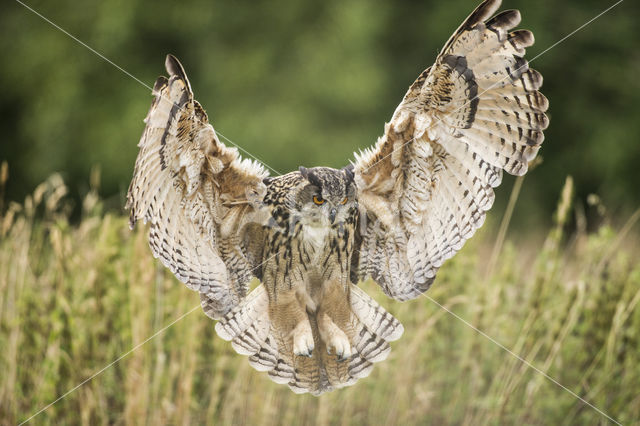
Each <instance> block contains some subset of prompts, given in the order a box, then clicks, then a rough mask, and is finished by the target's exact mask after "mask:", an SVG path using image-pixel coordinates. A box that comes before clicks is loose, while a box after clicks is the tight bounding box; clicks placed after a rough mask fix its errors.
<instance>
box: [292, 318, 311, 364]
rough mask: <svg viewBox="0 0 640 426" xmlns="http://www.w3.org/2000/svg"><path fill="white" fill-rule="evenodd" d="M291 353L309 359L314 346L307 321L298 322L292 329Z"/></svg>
mask: <svg viewBox="0 0 640 426" xmlns="http://www.w3.org/2000/svg"><path fill="white" fill-rule="evenodd" d="M292 334H293V353H294V354H296V355H298V356H307V357H311V355H312V353H313V348H314V347H315V344H314V342H313V333H312V332H311V324H309V321H308V320H304V321H300V322H299V323H298V325H297V326H296V328H294V329H293V333H292Z"/></svg>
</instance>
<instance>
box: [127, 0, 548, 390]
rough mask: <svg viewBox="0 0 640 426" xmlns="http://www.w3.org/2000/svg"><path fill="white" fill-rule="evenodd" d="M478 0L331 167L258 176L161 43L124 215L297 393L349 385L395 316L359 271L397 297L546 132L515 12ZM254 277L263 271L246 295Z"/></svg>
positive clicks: (374, 357)
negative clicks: (348, 156) (382, 117)
mask: <svg viewBox="0 0 640 426" xmlns="http://www.w3.org/2000/svg"><path fill="white" fill-rule="evenodd" d="M499 5H500V1H499V0H487V1H485V2H483V3H482V4H481V5H480V6H478V8H477V9H476V10H475V11H474V12H473V13H472V14H471V15H470V16H469V17H468V18H467V20H465V21H464V22H463V24H462V25H461V26H460V28H458V30H457V31H456V32H455V33H454V34H453V36H452V37H451V38H450V39H449V41H448V42H447V43H446V44H445V47H444V48H443V50H442V52H441V53H440V54H439V55H438V57H437V58H436V62H435V64H434V65H433V66H432V67H430V68H428V69H427V70H425V71H424V72H423V73H422V74H421V75H420V76H419V77H418V79H417V80H416V81H415V82H414V83H413V84H412V85H411V87H410V88H409V90H408V92H407V94H406V95H405V97H404V99H403V101H402V102H401V104H400V105H399V106H398V108H397V109H396V111H395V113H394V115H393V117H392V119H391V121H390V123H388V124H386V125H385V131H384V135H383V136H382V137H381V138H380V139H379V140H378V142H377V144H376V145H375V146H374V147H372V148H370V149H367V150H366V151H365V152H362V153H360V154H359V155H356V159H355V161H354V163H353V164H352V165H349V166H347V167H345V168H344V169H341V170H336V169H331V168H327V167H316V168H310V169H306V168H304V167H301V168H300V169H299V170H298V171H295V172H292V173H288V174H286V175H283V176H277V177H268V174H267V172H266V171H265V170H264V169H263V167H262V166H261V165H260V164H258V163H256V162H251V161H247V160H242V159H241V158H240V157H239V155H238V153H237V151H236V150H235V149H233V148H228V147H226V146H225V145H224V144H222V143H221V142H220V141H219V140H218V138H217V136H216V134H215V132H214V130H213V127H212V126H211V125H210V124H209V123H208V118H207V115H206V113H205V112H204V110H203V109H202V107H201V106H200V105H199V104H198V102H197V101H195V100H194V99H193V92H192V90H191V86H190V84H189V81H188V79H187V77H186V74H185V72H184V70H183V68H182V66H181V65H180V63H179V62H178V61H177V60H176V59H175V58H174V57H172V56H168V57H167V62H166V67H167V71H168V73H169V78H168V79H167V78H164V77H160V78H159V79H158V81H157V82H156V85H155V87H154V90H153V94H154V95H155V99H154V101H153V103H152V105H151V109H150V111H149V114H148V115H147V118H146V119H145V122H146V125H147V126H146V128H145V131H144V133H143V135H142V139H141V140H140V144H139V146H140V153H139V154H138V159H137V161H136V168H135V171H134V176H133V179H132V182H131V186H130V188H129V194H128V207H129V208H130V209H131V226H133V225H134V224H135V222H136V221H137V220H139V219H143V220H144V221H145V222H150V233H149V241H150V245H151V249H152V251H153V253H154V255H155V256H156V257H158V258H160V260H161V261H162V262H163V263H164V264H165V265H166V266H167V267H168V268H169V269H171V271H172V272H173V273H174V274H175V275H176V276H177V277H178V279H180V280H181V281H183V282H184V283H185V284H186V285H187V286H188V287H189V288H191V289H193V290H196V291H199V292H200V297H201V301H202V306H203V309H204V311H205V313H206V314H207V315H208V316H210V317H211V318H213V319H216V320H219V322H218V323H217V324H216V331H217V332H218V334H219V335H220V336H221V337H222V338H224V339H226V340H230V341H231V344H232V346H233V347H234V349H235V350H236V351H237V352H239V353H241V354H245V355H248V356H249V362H250V363H251V365H252V366H254V367H255V368H256V369H258V370H260V371H266V372H268V374H269V377H271V378H272V379H273V380H274V381H276V382H278V383H286V384H288V385H289V387H290V388H291V389H292V390H293V391H295V392H311V393H313V394H320V393H322V392H325V391H328V390H331V389H335V388H339V387H343V386H347V385H350V384H353V383H354V382H355V381H356V380H358V379H359V378H361V377H364V376H366V375H367V374H369V372H370V371H371V369H372V366H373V363H375V362H378V361H381V360H383V359H385V358H386V356H387V355H388V353H389V351H390V346H389V343H388V342H390V341H393V340H396V339H398V338H399V337H400V335H401V334H402V331H403V328H402V325H401V324H400V323H399V322H398V321H397V320H396V319H395V318H394V317H393V316H392V315H390V314H389V313H388V312H386V311H385V310H384V309H383V308H382V307H381V306H380V305H379V304H377V303H376V302H375V301H374V300H373V299H371V298H370V297H369V296H367V295H366V294H365V293H364V292H363V291H362V290H360V289H359V288H358V287H357V286H356V285H357V283H358V282H359V281H361V280H364V279H367V278H372V279H373V280H374V281H375V282H377V283H378V284H379V285H380V286H381V287H382V289H383V290H384V292H385V293H386V294H388V295H389V296H391V297H393V298H396V299H398V300H408V299H412V298H414V297H417V296H418V295H420V294H421V293H422V292H424V291H425V290H426V289H427V288H428V287H429V286H430V285H431V283H432V282H433V280H434V278H435V274H436V272H437V270H438V268H439V267H440V266H441V265H442V263H443V262H444V261H445V260H446V259H448V258H450V257H451V256H453V255H454V254H455V253H456V252H457V251H458V250H459V249H460V248H461V247H462V246H463V244H464V242H465V241H466V240H467V239H468V238H470V237H471V236H472V235H473V233H474V232H475V230H476V229H477V228H479V227H480V226H481V225H482V223H483V221H484V218H485V212H486V211H487V210H488V209H489V208H490V207H491V205H492V203H493V200H494V194H493V188H494V187H496V186H498V185H499V184H500V181H501V178H502V170H506V171H507V172H509V173H512V174H517V175H522V174H524V173H525V172H526V171H527V167H528V163H529V161H531V160H532V159H533V158H534V157H535V155H536V153H537V151H538V149H539V146H540V144H541V143H542V140H543V134H542V131H543V130H544V129H545V128H546V127H547V125H548V120H547V117H546V116H545V114H544V112H545V111H546V109H547V106H548V104H547V100H546V98H544V96H542V95H541V94H540V93H539V92H538V91H537V89H538V88H539V87H540V86H541V84H542V77H541V76H540V74H539V73H537V72H536V71H533V70H530V69H529V68H528V65H527V62H526V60H524V59H523V58H522V57H523V55H524V49H525V48H526V47H528V46H530V45H531V44H533V35H532V34H531V32H529V31H526V30H518V31H513V32H509V30H510V29H511V28H512V27H514V26H515V25H517V24H518V23H519V22H520V14H519V12H518V11H505V12H502V13H500V14H498V15H496V16H494V17H493V18H491V15H493V14H494V13H495V12H496V10H497V8H498V7H499ZM253 278H257V279H259V280H260V281H261V284H260V285H259V286H258V287H257V288H256V289H255V290H253V291H252V292H251V293H249V294H247V292H248V286H249V283H250V281H251V280H252V279H253Z"/></svg>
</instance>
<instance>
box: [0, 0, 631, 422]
mask: <svg viewBox="0 0 640 426" xmlns="http://www.w3.org/2000/svg"><path fill="white" fill-rule="evenodd" d="M28 4H29V5H30V6H32V7H34V8H35V9H36V10H37V11H39V12H40V13H42V15H44V16H46V17H47V18H49V19H51V20H52V21H53V22H55V23H57V24H58V25H60V26H61V27H62V28H64V29H66V30H68V31H69V32H70V33H71V34H73V35H75V36H76V37H77V38H78V39H80V40H82V41H83V42H85V43H87V44H88V45H89V46H91V47H93V48H94V49H96V50H97V51H98V52H100V53H102V54H103V55H104V56H106V57H107V58H109V59H110V60H112V61H113V62H114V63H116V64H117V65H119V66H121V67H122V68H123V69H125V70H126V71H127V72H129V73H130V74H131V75H133V76H135V77H136V78H138V79H140V81H141V82H143V83H144V84H145V85H148V86H149V87H148V88H145V87H144V85H143V84H141V83H140V82H138V81H136V80H135V79H134V78H131V77H130V76H127V75H126V74H125V73H123V72H122V71H120V70H118V69H117V68H115V67H114V66H112V65H110V64H109V63H108V62H106V61H105V60H103V59H101V58H100V57H98V56H96V55H95V54H94V53H92V52H91V51H89V50H88V49H87V48H85V47H83V46H81V45H80V44H78V43H77V42H75V41H73V40H72V39H70V38H69V37H68V36H66V35H65V34H63V33H62V32H60V31H59V30H57V29H55V28H54V27H52V26H51V25H50V24H48V23H47V22H45V21H44V20H43V19H41V18H40V17H38V16H36V15H35V14H33V13H32V12H30V11H29V10H27V9H25V8H24V7H23V6H21V5H20V4H19V3H17V2H15V1H11V0H9V1H4V2H0V52H2V54H3V55H2V59H3V60H2V62H1V65H0V88H1V90H2V96H1V97H0V129H1V131H2V135H3V137H2V141H1V142H0V162H1V161H5V160H6V161H7V162H8V164H9V168H10V179H9V181H8V186H7V187H6V194H2V192H3V190H4V189H5V188H4V185H3V177H2V168H1V167H0V348H2V350H1V351H0V425H2V426H3V425H5V424H7V425H9V424H16V423H18V422H20V421H23V420H26V419H27V418H29V416H30V415H32V414H35V413H36V412H38V410H39V409H41V408H44V407H46V406H47V404H49V403H50V402H52V401H55V400H56V399H57V398H58V397H59V396H61V395H64V394H65V393H66V392H67V391H69V390H70V389H74V388H75V387H76V386H77V385H78V384H80V383H83V382H84V381H86V379H87V378H88V377H91V376H92V375H93V374H95V373H96V372H99V371H101V369H103V368H104V367H105V366H108V365H110V363H112V362H113V361H114V360H116V359H119V357H121V356H122V355H123V354H129V355H127V357H125V358H124V359H122V360H121V361H118V362H116V363H115V364H113V366H112V367H109V368H107V369H106V370H104V373H102V374H100V375H99V377H96V378H95V379H93V380H91V381H89V382H87V383H86V384H84V385H82V386H81V387H79V388H78V389H77V390H75V391H74V392H72V393H71V394H69V396H68V397H65V398H64V399H62V400H60V401H59V402H57V403H56V404H54V405H53V406H51V407H49V408H48V409H47V410H45V411H44V412H43V413H42V414H40V415H39V417H36V418H35V419H34V420H33V421H32V423H31V424H258V423H262V424H269V425H277V424H294V423H299V424H314V423H315V424H319V425H330V424H344V425H347V424H376V423H385V424H391V425H393V424H399V425H408V424H436V425H439V424H445V423H449V424H473V425H476V424H486V425H494V424H515V425H523V424H527V425H529V424H534V425H538V424H606V420H605V417H603V416H602V415H601V414H600V413H598V412H597V411H595V410H594V409H592V408H589V407H588V406H587V405H584V404H581V403H579V402H578V401H577V400H576V398H575V397H574V396H573V395H571V394H570V393H569V392H567V391H566V390H563V389H562V388H560V387H558V386H555V385H554V384H552V383H551V382H549V381H547V380H546V379H544V378H543V377H542V375H540V374H539V371H543V372H544V373H545V374H547V373H548V374H549V375H550V376H551V377H553V378H554V379H556V380H558V382H560V383H562V384H563V386H567V388H568V389H570V390H571V391H572V392H575V393H576V394H578V395H580V396H581V397H583V398H585V399H586V400H587V401H590V402H591V403H593V404H594V405H595V406H596V407H598V408H599V409H602V410H603V411H604V412H606V413H608V414H609V415H611V416H612V417H613V418H615V419H617V420H618V421H620V422H621V423H623V424H636V425H640V421H638V419H640V398H638V395H639V391H638V384H639V383H640V367H639V366H640V332H639V330H640V263H639V262H638V255H637V253H639V252H640V237H639V236H638V232H637V226H635V228H634V225H636V224H637V221H638V218H639V217H640V210H638V206H639V204H640V191H639V190H638V186H639V185H640V171H639V170H638V166H637V165H638V164H640V79H639V78H638V76H640V31H638V24H637V21H638V17H640V13H639V12H640V3H638V1H637V0H636V1H635V2H634V1H632V0H627V1H624V2H622V3H621V4H620V5H618V6H617V7H615V8H614V9H612V10H611V11H610V12H609V13H606V14H605V15H603V16H602V17H601V18H599V19H597V20H595V21H594V22H593V23H591V24H589V25H588V26H586V27H585V28H584V29H583V30H581V31H579V32H577V33H576V34H575V35H573V36H572V37H570V38H568V39H567V40H565V41H563V42H561V43H560V44H558V45H557V47H555V48H552V49H550V50H549V51H548V52H546V53H544V54H542V53H543V52H545V51H546V50H547V49H548V48H549V47H551V46H553V45H554V43H557V42H558V41H560V40H562V38H563V37H565V36H566V35H568V34H570V33H571V32H572V31H574V30H575V29H577V28H579V27H580V26H581V25H583V24H585V23H586V22H588V21H589V20H590V19H592V18H593V17H595V16H596V15H597V14H598V13H600V12H602V11H603V10H605V9H606V8H607V7H609V6H611V5H612V4H614V0H610V1H582V0H571V1H561V2H557V1H551V0H539V1H536V2H526V1H524V0H518V1H516V0H513V1H506V2H505V4H504V5H503V7H504V8H518V9H520V10H521V12H522V15H523V23H522V25H521V27H522V28H528V29H530V30H532V31H534V33H535V35H536V38H537V43H536V45H535V46H533V47H532V48H530V49H529V51H528V54H527V57H528V58H529V59H532V58H536V59H535V60H534V61H533V62H532V67H533V68H536V69H538V70H539V71H540V72H542V74H543V75H544V77H545V84H544V86H543V93H544V94H545V95H546V96H547V97H548V98H549V100H550V110H549V115H550V118H551V125H550V127H549V129H548V130H547V132H546V142H545V144H544V145H543V147H542V150H541V155H542V156H543V157H544V161H543V163H542V164H541V165H539V166H538V167H536V168H535V169H534V170H532V171H531V172H530V173H529V174H528V175H527V177H526V179H525V180H524V183H523V185H524V186H523V187H522V191H521V192H520V193H519V192H518V190H517V189H518V188H520V186H517V187H516V190H514V191H510V188H509V186H511V185H513V183H514V179H513V178H505V184H504V185H503V187H502V188H500V189H499V190H498V191H497V195H498V198H497V203H498V204H499V205H498V206H497V208H496V209H494V211H493V212H492V213H491V214H490V215H489V217H488V224H487V226H485V227H484V228H483V229H482V230H480V232H479V235H478V236H476V237H475V238H473V239H472V240H471V241H470V242H469V244H468V246H467V248H465V249H464V250H463V251H461V253H460V254H459V255H457V256H456V257H454V258H453V259H452V260H450V261H448V262H447V263H446V264H445V265H444V266H443V268H442V270H441V271H440V273H439V277H438V281H437V285H434V286H433V288H432V289H431V290H430V291H429V293H427V294H426V296H425V298H420V299H417V300H414V301H411V302H409V303H405V304H400V303H397V302H393V301H391V300H388V299H387V298H384V297H382V296H381V293H380V291H377V287H376V286H375V285H374V284H373V283H371V282H368V283H364V284H363V286H364V287H365V288H367V291H370V292H371V294H372V295H373V296H374V297H377V298H378V300H379V301H381V302H382V303H383V305H384V306H385V307H386V308H387V309H389V310H390V311H391V312H392V313H394V314H395V315H396V316H397V317H398V318H399V319H400V320H401V321H402V322H403V323H404V324H405V335H404V337H403V339H402V340H401V341H399V342H397V343H395V344H394V349H393V352H392V354H391V356H390V359H389V360H387V361H386V362H384V363H380V364H379V365H378V366H376V368H375V369H374V372H373V373H372V376H371V377H369V378H367V379H365V380H362V381H361V382H360V383H359V384H357V385H356V386H353V387H350V388H348V389H345V390H342V391H336V392H333V393H331V394H328V395H327V396H325V397H322V398H314V397H311V396H308V395H307V396H301V397H294V395H293V394H292V393H291V392H290V391H289V390H288V389H287V388H286V387H284V386H282V385H276V384H274V383H272V382H270V381H269V380H268V379H267V378H266V375H265V374H263V373H258V372H255V371H253V370H252V369H251V367H250V366H249V364H248V363H247V360H246V358H245V357H242V356H239V355H237V354H235V353H234V352H233V351H232V349H231V347H230V345H229V344H228V343H226V342H224V341H222V340H221V339H218V338H216V337H214V331H213V327H212V325H213V323H212V322H211V321H210V320H209V319H208V318H206V317H205V315H204V314H203V313H202V312H201V311H200V309H199V308H197V306H198V303H199V301H198V295H197V294H196V293H195V292H190V291H188V290H187V289H186V288H184V287H183V286H181V285H179V284H178V283H177V282H176V279H175V278H174V277H173V275H171V273H170V272H169V271H168V270H166V269H165V268H164V267H163V266H162V265H161V263H160V262H158V261H154V260H153V258H152V256H151V252H150V250H149V248H148V244H147V236H146V230H145V228H144V227H142V226H138V227H137V229H136V230H134V232H130V231H129V230H128V229H127V220H126V218H125V216H123V215H122V214H121V211H122V209H123V206H124V197H125V193H126V190H127V187H128V184H129V180H130V178H131V175H132V171H133V165H134V161H135V156H136V154H137V146H136V145H137V142H138V139H139V137H140V134H141V132H142V129H143V127H144V125H143V122H142V119H143V118H144V117H145V115H146V112H147V110H148V107H149V104H150V101H151V95H150V87H151V85H153V82H154V81H155V79H156V77H157V76H158V75H160V74H162V73H164V66H163V62H164V57H165V55H166V54H167V53H173V54H175V55H176V56H178V57H179V58H180V60H181V61H182V63H183V64H184V66H185V67H186V70H187V73H188V74H189V77H190V79H191V83H192V86H193V88H194V91H195V93H196V97H197V98H198V99H199V100H200V101H201V102H202V104H203V105H204V107H205V108H206V109H207V111H208V113H209V117H210V119H211V121H212V122H213V123H214V125H215V127H216V129H217V130H218V131H219V132H221V133H222V134H223V135H225V136H227V137H229V138H230V139H231V140H233V141H234V142H236V143H238V144H239V145H240V146H242V147H243V148H244V149H246V150H248V151H249V152H251V153H253V154H254V155H255V156H256V157H258V158H260V159H262V160H264V161H265V162H266V163H267V164H268V165H269V166H271V167H273V168H275V169H276V170H278V171H280V172H287V171H289V170H292V169H295V168H297V167H298V166H299V165H305V166H313V165H329V166H334V167H339V166H343V165H345V164H346V162H347V161H348V159H349V158H352V156H351V154H352V152H353V151H356V150H358V149H362V148H364V147H366V146H368V145H370V144H372V143H374V142H375V140H376V138H377V137H378V136H379V135H380V134H381V133H382V130H383V123H384V122H385V121H386V120H388V119H389V118H390V117H391V114H392V113H393V111H394V109H395V107H396V105H397V104H398V103H399V102H400V100H401V98H402V96H403V95H404V93H405V90H406V89H407V87H408V86H409V85H410V84H411V82H413V80H414V79H415V77H416V76H417V75H418V74H419V73H420V72H421V71H422V70H423V69H424V68H426V67H427V66H429V65H430V64H431V63H432V62H433V60H434V58H435V56H436V54H437V52H438V49H439V48H440V47H441V46H442V45H443V44H444V42H445V41H446V40H447V38H448V37H449V35H450V34H451V33H452V32H453V31H454V29H455V28H456V27H457V26H458V24H459V23H460V22H461V21H462V20H463V19H464V17H465V16H467V14H468V13H469V12H470V11H471V10H472V9H473V8H474V7H475V6H476V4H477V3H476V0H449V1H445V0H440V1H438V2H435V1H419V2H417V1H416V2H410V1H396V2H385V3H382V2H374V1H358V0H355V1H344V0H343V1H338V0H326V1H324V2H314V3H312V2H305V3H302V2H297V1H293V0H287V1H270V2H266V1H253V2H232V1H227V2H214V1H204V0H194V1H184V2H177V1H175V2H169V1H166V0H159V1H154V2H151V1H148V0H139V1H133V0H129V1H127V0H104V1H96V0H88V1H86V2H83V3H80V2H72V1H70V0H57V1H55V2H53V1H43V0H38V1H35V0H29V1H28ZM537 55H541V56H540V57H539V58H537ZM97 169H99V170H100V173H96V172H95V171H96V170H97ZM92 170H93V172H92ZM54 172H59V175H58V174H53V173H54ZM52 174H53V175H52ZM99 175H101V178H98V176H99ZM567 175H572V176H573V177H574V180H573V181H572V180H571V179H566V180H565V177H566V176H567ZM61 177H62V178H63V179H64V182H65V183H66V185H65V184H64V183H63V181H62V178H61ZM99 181H101V186H100V188H99V189H98V185H97V182H99ZM42 182H44V183H42ZM565 182H566V185H565V187H564V188H565V190H564V191H562V186H563V184H565ZM572 182H575V186H574V185H573V183H572ZM34 188H35V190H34ZM574 192H575V196H574ZM518 193H519V194H520V195H519V198H518ZM592 193H596V194H598V195H599V196H600V198H601V200H598V197H588V195H589V194H592ZM27 194H31V195H30V196H28V195H27ZM509 194H514V196H513V198H512V203H511V204H510V206H513V205H514V204H515V210H514V211H513V217H511V215H510V212H511V210H510V209H509V208H507V209H506V210H505V209H503V208H501V207H503V206H500V204H503V205H504V204H505V203H506V201H507V198H508V197H509ZM560 194H562V195H560ZM558 198H560V201H558ZM587 198H589V199H590V201H591V202H590V204H591V206H589V205H588V204H589V203H587ZM6 200H13V201H17V202H18V203H10V204H8V203H5V202H4V201H6ZM516 200H517V203H516ZM73 204H75V210H74V209H73V208H72V205H73ZM604 206H607V209H605V207H604ZM556 209H557V211H558V214H555V215H554V214H552V212H553V211H554V210H556ZM632 210H635V213H634V214H630V211H632ZM505 211H506V213H505ZM70 212H74V213H73V214H72V217H71V219H70V216H69V215H70ZM574 218H575V219H574ZM594 218H595V220H594ZM510 219H511V220H510ZM571 221H575V224H572V223H571ZM621 222H626V223H625V224H624V226H619V225H620V223H621ZM525 224H526V225H528V226H529V227H528V228H527V230H528V233H526V234H525V233H523V232H521V231H522V226H523V225H525ZM511 225H515V227H517V226H518V225H520V226H521V228H520V229H513V226H511ZM574 225H575V226H574ZM507 229H510V231H509V233H507ZM511 230H513V231H514V232H511ZM525 237H526V238H525ZM431 297H433V299H434V300H436V301H437V303H440V304H442V306H444V307H446V309H451V310H452V312H454V313H456V315H460V317H461V318H464V319H465V321H469V322H470V323H471V324H473V326H474V327H477V328H478V329H479V330H482V331H483V332H486V333H487V335H489V336H492V338H495V339H496V340H497V341H498V342H501V343H502V344H504V345H505V346H506V347H508V348H510V349H512V350H513V351H514V353H517V354H518V355H520V356H522V357H523V358H524V359H526V360H528V361H529V362H531V363H532V364H533V365H534V366H536V368H539V369H540V370H539V371H538V372H536V371H534V370H532V369H530V368H526V367H525V365H524V364H522V363H521V362H519V361H518V360H516V359H515V358H514V357H513V356H512V355H510V354H508V353H506V352H504V351H503V350H501V349H500V348H498V347H497V346H496V345H495V344H494V343H491V342H490V341H489V340H487V338H486V337H484V336H482V335H480V334H477V333H476V332H474V331H473V330H471V329H470V328H469V327H468V326H467V325H465V324H463V323H462V322H460V321H459V320H457V319H456V318H454V317H452V316H451V315H449V314H447V313H446V312H445V311H444V310H443V309H442V308H441V307H440V306H437V305H435V304H434V303H433V302H432V301H430V300H427V299H426V298H431ZM194 308H195V310H192V309H194ZM191 310H192V311H191ZM187 312H193V313H192V314H191V315H189V316H188V317H187V318H185V319H184V320H180V318H181V315H182V314H184V313H187ZM176 320H179V321H178V322H176ZM165 327H168V328H167V330H166V331H162V330H163V329H164V328H165ZM150 338H151V339H150ZM147 341H148V343H146V344H145V342H147ZM132 348H136V349H135V351H133V352H130V353H129V352H128V351H130V350H131V349H132ZM138 348H139V349H138Z"/></svg>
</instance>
